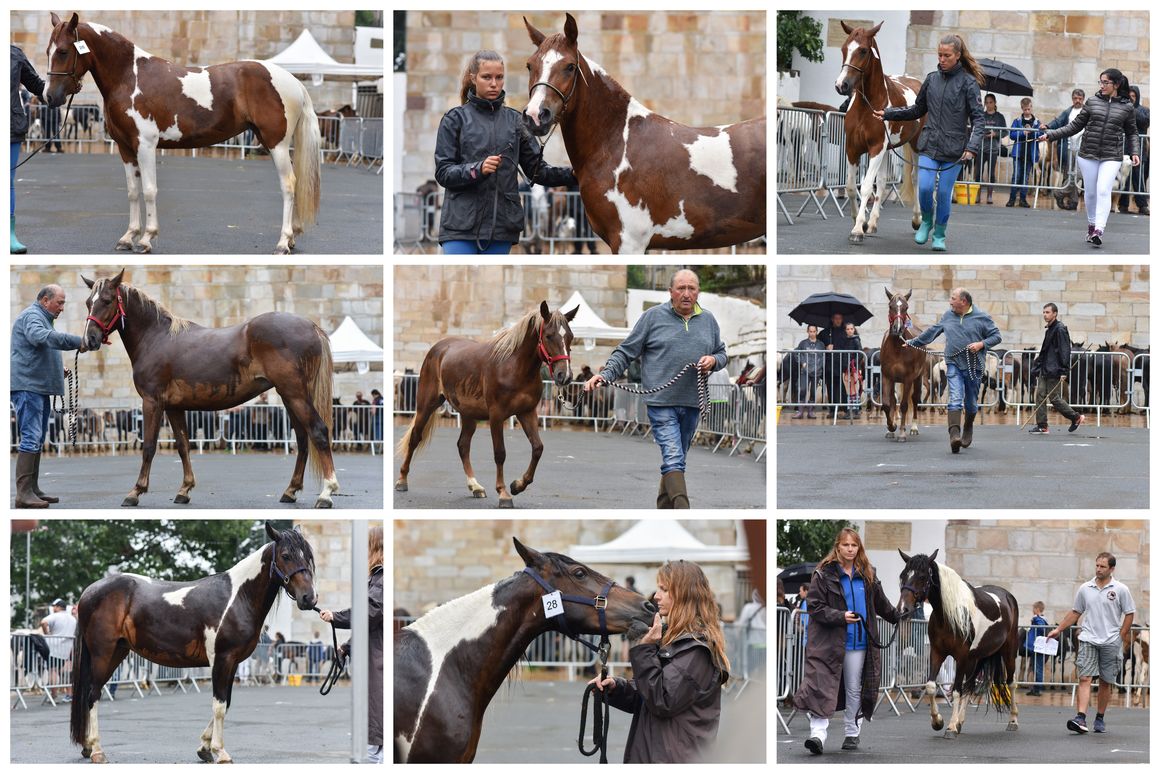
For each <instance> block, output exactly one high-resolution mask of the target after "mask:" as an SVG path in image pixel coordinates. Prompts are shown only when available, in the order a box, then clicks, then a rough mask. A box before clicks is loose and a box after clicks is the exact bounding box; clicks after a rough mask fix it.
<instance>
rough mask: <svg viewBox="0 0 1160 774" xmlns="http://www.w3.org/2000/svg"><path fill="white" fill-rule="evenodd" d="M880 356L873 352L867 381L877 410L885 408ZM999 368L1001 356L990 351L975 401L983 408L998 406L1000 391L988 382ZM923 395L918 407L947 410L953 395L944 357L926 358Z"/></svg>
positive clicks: (896, 390)
mask: <svg viewBox="0 0 1160 774" xmlns="http://www.w3.org/2000/svg"><path fill="white" fill-rule="evenodd" d="M932 351H941V350H932ZM880 354H881V353H880V352H878V351H875V352H873V353H871V355H870V374H869V377H868V378H867V382H868V384H869V390H868V391H869V393H870V400H871V401H872V402H873V403H874V405H875V406H878V407H881V406H882V362H881V360H880V358H879V355H880ZM1000 366H1001V361H1000V359H999V356H998V355H996V354H995V353H994V352H988V353H987V355H986V358H985V360H984V372H983V373H982V374H980V377H981V378H980V379H979V389H978V393H977V394H976V395H975V400H976V401H977V402H978V405H979V407H980V408H991V407H993V406H997V405H999V390H998V389H996V388H993V387H990V384H989V382H990V381H992V380H994V379H995V377H996V375H997V374H998V372H999V368H1000ZM899 392H901V388H900V387H899V386H898V385H897V384H895V394H898V393H899ZM922 394H923V398H922V402H921V403H919V404H918V405H919V408H945V407H946V405H947V400H948V399H949V398H950V395H949V388H948V386H947V365H946V361H945V360H943V359H942V358H941V357H928V358H927V370H926V372H925V373H924V374H923V377H922ZM988 395H989V397H988Z"/></svg>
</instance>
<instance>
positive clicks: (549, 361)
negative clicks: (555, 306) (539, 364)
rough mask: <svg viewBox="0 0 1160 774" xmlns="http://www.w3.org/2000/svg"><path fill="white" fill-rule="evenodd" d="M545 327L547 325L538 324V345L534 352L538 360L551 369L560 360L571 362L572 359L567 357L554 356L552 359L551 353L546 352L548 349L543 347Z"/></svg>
mask: <svg viewBox="0 0 1160 774" xmlns="http://www.w3.org/2000/svg"><path fill="white" fill-rule="evenodd" d="M546 325H547V323H544V322H541V323H540V343H539V345H537V347H536V352H537V353H538V354H539V355H540V360H542V361H544V364H545V365H547V366H548V368H551V367H552V366H553V365H555V364H556V363H558V362H560V361H561V360H571V359H572V358H571V356H569V355H556V356H555V357H552V355H551V353H550V352H548V348H547V347H545V346H544V326H546Z"/></svg>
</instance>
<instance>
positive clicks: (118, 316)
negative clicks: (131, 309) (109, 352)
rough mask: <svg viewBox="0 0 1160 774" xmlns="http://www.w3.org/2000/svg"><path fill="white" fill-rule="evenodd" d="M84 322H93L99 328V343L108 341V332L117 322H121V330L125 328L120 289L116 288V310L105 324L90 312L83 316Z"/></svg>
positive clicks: (111, 330) (123, 305)
mask: <svg viewBox="0 0 1160 774" xmlns="http://www.w3.org/2000/svg"><path fill="white" fill-rule="evenodd" d="M85 322H95V323H96V324H97V327H98V328H100V329H101V343H102V344H108V343H109V334H110V333H112V332H113V329H114V328H116V327H117V323H118V322H120V323H121V330H122V331H124V330H125V304H124V302H123V301H122V300H121V289H120V288H117V311H116V312H115V313H114V314H113V319H111V320H109V324H108V325H105V324H104V323H103V322H101V321H100V320H98V319H97V318H96V317H93V316H92V315H91V314H90V315H89V316H88V317H86V318H85Z"/></svg>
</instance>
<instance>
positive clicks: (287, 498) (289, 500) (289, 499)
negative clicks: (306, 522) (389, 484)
mask: <svg viewBox="0 0 1160 774" xmlns="http://www.w3.org/2000/svg"><path fill="white" fill-rule="evenodd" d="M402 491H404V492H405V491H407V485H406V484H404V485H403V490H402ZM278 502H280V503H296V502H298V498H297V497H294V496H292V495H288V494H284V495H282V497H281V498H280V499H279V500H278Z"/></svg>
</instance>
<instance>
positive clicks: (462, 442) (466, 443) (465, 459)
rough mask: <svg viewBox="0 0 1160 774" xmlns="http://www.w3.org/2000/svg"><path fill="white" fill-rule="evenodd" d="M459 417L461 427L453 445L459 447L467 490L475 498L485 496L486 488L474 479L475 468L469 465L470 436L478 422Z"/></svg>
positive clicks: (473, 433) (472, 434)
mask: <svg viewBox="0 0 1160 774" xmlns="http://www.w3.org/2000/svg"><path fill="white" fill-rule="evenodd" d="M461 419H462V422H463V427H462V428H460V430H459V440H458V441H457V442H456V444H455V446H456V448H458V449H459V461H460V462H462V463H463V473H464V474H465V475H466V476H467V491H469V492H471V496H472V497H475V498H482V497H487V490H486V489H484V488H483V485H482V484H480V483H479V482H478V481H476V480H475V468H473V467H472V465H471V438H472V436H474V435H475V428H476V427H477V426H478V424H479V423H478V422H476V421H475V420H474V419H467V418H466V417H462V418H461Z"/></svg>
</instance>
